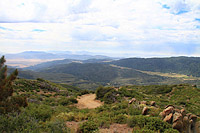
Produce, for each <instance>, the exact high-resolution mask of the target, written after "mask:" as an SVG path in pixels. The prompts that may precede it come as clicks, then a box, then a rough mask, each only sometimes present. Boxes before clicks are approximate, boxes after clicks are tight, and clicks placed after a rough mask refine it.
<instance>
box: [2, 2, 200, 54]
mask: <svg viewBox="0 0 200 133" xmlns="http://www.w3.org/2000/svg"><path fill="white" fill-rule="evenodd" d="M10 3H12V4H10ZM199 16H200V1H199V0H165V1H163V0H134V1H133V0H67V1H66V0H57V1H55V0H42V1H41V0H29V1H27V0H17V1H15V0H3V1H0V22H2V23H0V42H1V44H0V45H1V50H0V51H5V52H6V51H19V50H22V49H23V48H24V50H27V49H32V50H38V49H44V50H45V49H46V50H47V49H48V50H49V49H50V50H51V49H52V50H55V49H57V50H65V49H66V50H73V51H75V50H88V51H97V52H101V51H102V52H104V51H107V53H113V54H114V53H121V54H125V53H128V54H132V55H135V54H136V53H137V54H138V56H143V54H144V53H145V55H148V54H146V53H147V52H149V55H153V53H159V54H160V55H170V54H171V55H176V54H177V55H178V54H180V53H183V54H184V53H185V54H192V50H194V53H195V51H196V49H198V45H200V43H199V40H200V31H199V30H200V29H199V28H198V26H199V27H200V22H199V21H195V19H196V18H199ZM3 22H4V23H3ZM1 27H2V28H1ZM8 29H10V30H8ZM35 29H36V30H37V31H43V32H33V31H34V30H35ZM11 42H12V43H11ZM8 44H9V45H8ZM180 44H182V45H183V48H180V49H178V46H179V47H180V46H181V45H180ZM189 44H190V45H191V49H192V50H190V51H187V49H188V45H189ZM12 45H13V48H12V47H11V46H12ZM14 45H15V46H14ZM6 46H10V47H9V49H6ZM22 46H23V47H22ZM20 47H21V48H20ZM38 47H40V48H38ZM151 48H153V49H151ZM195 48H196V49H195ZM10 49H12V50H10ZM14 49H15V50H14ZM112 50H113V51H112ZM180 50H181V51H180ZM133 53H135V54H133ZM142 53H143V54H142ZM196 53H197V52H196ZM154 55H155V54H154Z"/></svg>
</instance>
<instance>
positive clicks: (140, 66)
mask: <svg viewBox="0 0 200 133" xmlns="http://www.w3.org/2000/svg"><path fill="white" fill-rule="evenodd" d="M111 64H115V65H118V66H122V67H128V68H133V69H137V70H143V71H152V72H162V73H178V74H185V75H192V76H194V77H200V58H199V57H170V58H127V59H121V60H117V61H113V62H111Z"/></svg>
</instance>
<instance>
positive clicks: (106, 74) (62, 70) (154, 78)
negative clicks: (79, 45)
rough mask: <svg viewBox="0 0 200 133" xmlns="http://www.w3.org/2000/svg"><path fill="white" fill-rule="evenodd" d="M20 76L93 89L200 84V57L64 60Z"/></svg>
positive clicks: (28, 68)
mask: <svg viewBox="0 0 200 133" xmlns="http://www.w3.org/2000/svg"><path fill="white" fill-rule="evenodd" d="M166 73H167V74H166ZM178 74H179V75H178ZM19 76H20V77H22V78H29V79H35V78H39V77H40V78H44V79H47V80H51V81H53V82H59V83H67V84H70V85H75V86H78V87H80V88H91V89H94V88H95V87H98V86H99V85H109V86H122V85H150V84H177V83H192V84H199V85H200V58H199V57H170V58H126V59H120V60H112V59H110V58H105V59H88V60H75V59H64V60H55V61H50V62H44V63H41V64H38V65H35V66H31V67H27V68H24V69H21V70H20V74H19Z"/></svg>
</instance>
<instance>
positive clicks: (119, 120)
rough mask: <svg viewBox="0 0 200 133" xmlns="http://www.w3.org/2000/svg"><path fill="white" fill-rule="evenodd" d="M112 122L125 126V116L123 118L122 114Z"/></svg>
mask: <svg viewBox="0 0 200 133" xmlns="http://www.w3.org/2000/svg"><path fill="white" fill-rule="evenodd" d="M113 122H115V123H119V124H125V123H126V122H127V116H125V115H124V114H119V115H117V116H115V117H114V119H113Z"/></svg>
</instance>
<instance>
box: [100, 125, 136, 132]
mask: <svg viewBox="0 0 200 133" xmlns="http://www.w3.org/2000/svg"><path fill="white" fill-rule="evenodd" d="M132 131H133V129H132V128H130V127H128V126H127V124H116V123H114V124H112V125H110V128H105V129H102V128H100V129H99V132H100V133H132Z"/></svg>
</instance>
